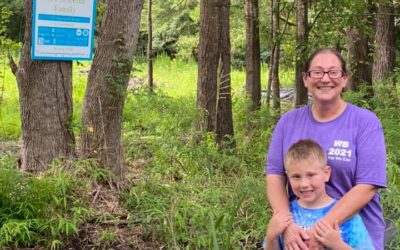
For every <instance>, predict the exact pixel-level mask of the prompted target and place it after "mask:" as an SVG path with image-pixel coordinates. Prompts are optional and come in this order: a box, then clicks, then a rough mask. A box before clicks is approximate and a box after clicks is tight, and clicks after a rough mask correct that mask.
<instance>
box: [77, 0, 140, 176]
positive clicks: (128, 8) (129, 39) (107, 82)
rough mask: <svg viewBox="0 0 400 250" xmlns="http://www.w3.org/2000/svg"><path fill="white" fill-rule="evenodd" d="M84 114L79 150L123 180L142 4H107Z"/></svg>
mask: <svg viewBox="0 0 400 250" xmlns="http://www.w3.org/2000/svg"><path fill="white" fill-rule="evenodd" d="M107 4H108V5H107V9H106V12H105V14H104V17H103V23H102V25H101V31H100V36H99V38H98V40H99V41H98V47H97V50H96V53H95V55H94V58H93V62H92V66H91V69H90V73H89V77H88V84H87V88H86V93H85V99H84V104H83V110H82V126H83V130H82V134H81V143H80V149H81V154H82V156H83V157H91V158H97V159H99V161H100V164H101V166H103V167H108V168H110V169H111V170H112V172H113V173H114V178H115V180H116V181H119V180H121V179H122V178H123V174H124V168H123V162H122V145H121V125H122V124H121V123H122V111H123V106H124V100H125V95H126V89H127V84H128V81H129V75H130V72H131V69H132V63H133V61H132V59H133V55H134V48H135V47H136V43H137V39H138V35H139V27H140V16H141V15H140V14H141V11H142V7H143V0H108V1H107Z"/></svg>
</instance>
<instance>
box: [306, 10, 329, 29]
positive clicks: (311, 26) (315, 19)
mask: <svg viewBox="0 0 400 250" xmlns="http://www.w3.org/2000/svg"><path fill="white" fill-rule="evenodd" d="M324 11H325V8H323V9H322V10H321V11H320V12H318V14H317V16H316V17H315V18H314V21H313V22H312V23H311V25H310V26H309V27H308V32H310V31H311V29H312V28H313V27H314V25H315V23H316V22H317V20H318V18H319V17H320V16H321V14H322V13H323V12H324Z"/></svg>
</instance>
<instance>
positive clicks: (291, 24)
mask: <svg viewBox="0 0 400 250" xmlns="http://www.w3.org/2000/svg"><path fill="white" fill-rule="evenodd" d="M279 20H281V21H283V22H284V23H285V24H287V25H290V26H293V27H296V24H294V23H292V22H289V20H286V19H285V18H283V17H281V16H279Z"/></svg>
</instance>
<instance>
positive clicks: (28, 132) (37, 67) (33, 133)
mask: <svg viewBox="0 0 400 250" xmlns="http://www.w3.org/2000/svg"><path fill="white" fill-rule="evenodd" d="M25 20H26V21H25V35H24V45H23V47H22V51H21V58H20V62H19V67H18V68H17V69H15V67H14V70H16V71H15V74H16V79H17V84H18V91H19V103H20V115H21V127H22V128H21V130H22V147H21V169H22V170H24V171H27V172H40V171H44V170H46V169H48V165H49V164H50V163H51V162H52V161H53V160H55V159H66V160H68V159H71V158H73V156H74V148H75V139H74V134H73V132H72V129H71V121H72V63H71V62H66V61H32V59H31V30H32V0H27V1H25Z"/></svg>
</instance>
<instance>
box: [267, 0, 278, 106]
mask: <svg viewBox="0 0 400 250" xmlns="http://www.w3.org/2000/svg"><path fill="white" fill-rule="evenodd" d="M271 10H272V11H271V13H272V24H271V26H272V41H273V45H272V46H273V49H272V55H271V59H272V60H271V64H270V69H269V70H270V71H271V74H270V77H271V88H272V107H273V108H274V109H275V110H277V111H280V109H281V100H280V87H279V51H280V38H279V1H278V0H271Z"/></svg>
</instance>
